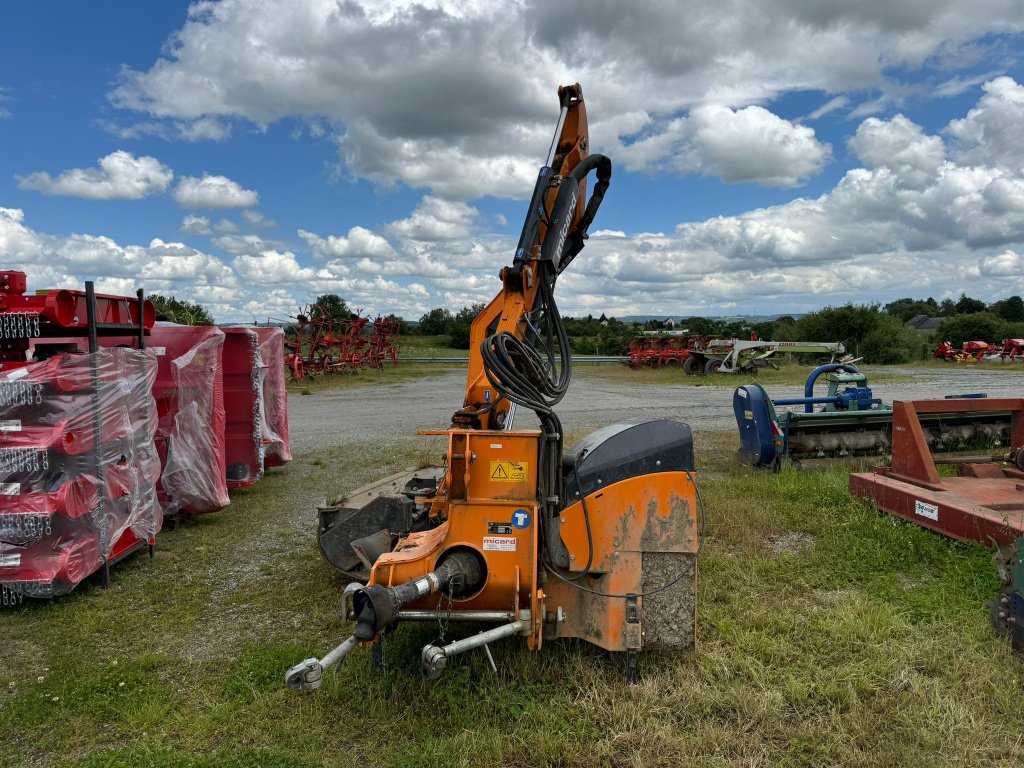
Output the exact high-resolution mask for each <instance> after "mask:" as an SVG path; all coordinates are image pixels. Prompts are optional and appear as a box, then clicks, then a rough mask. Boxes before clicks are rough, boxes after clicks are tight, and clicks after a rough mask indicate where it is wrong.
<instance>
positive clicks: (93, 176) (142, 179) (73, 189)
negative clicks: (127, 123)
mask: <svg viewBox="0 0 1024 768" xmlns="http://www.w3.org/2000/svg"><path fill="white" fill-rule="evenodd" d="M97 166H98V167H96V168H70V169H68V170H66V171H62V172H61V173H60V174H58V175H57V176H56V178H55V177H53V176H50V174H49V173H46V172H45V171H40V172H37V173H30V174H29V175H28V176H19V177H18V186H19V187H21V188H22V189H30V190H33V191H35V192H42V193H43V194H46V195H70V196H72V197H84V198H86V199H88V200H139V199H141V198H143V197H146V196H147V195H152V194H154V193H159V192H164V191H166V190H167V187H168V186H170V183H171V181H172V180H173V179H174V172H173V171H172V170H171V169H170V168H168V167H167V166H166V165H164V164H163V163H161V162H160V161H159V160H157V159H156V158H155V157H149V156H143V157H135V156H134V155H132V154H131V153H130V152H125V151H124V150H118V151H116V152H111V153H110V154H109V155H107V156H106V157H101V158H100V159H99V161H98V163H97Z"/></svg>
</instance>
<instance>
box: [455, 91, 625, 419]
mask: <svg viewBox="0 0 1024 768" xmlns="http://www.w3.org/2000/svg"><path fill="white" fill-rule="evenodd" d="M558 98H559V101H560V103H561V114H560V115H559V119H558V125H557V127H556V128H555V135H554V139H553V140H552V142H551V148H550V150H549V151H548V157H547V162H546V163H545V164H544V166H543V167H541V169H540V172H539V174H538V176H537V183H536V186H535V187H534V191H533V196H532V198H531V200H530V207H529V210H528V212H527V215H526V221H525V222H524V224H523V231H522V234H521V235H520V238H519V244H518V247H517V248H516V254H515V259H514V261H513V263H512V265H511V266H508V267H504V268H503V269H502V270H501V273H500V276H501V281H502V289H501V292H500V293H498V295H497V296H495V297H494V299H493V300H492V301H491V303H490V304H488V305H487V307H486V308H485V309H484V310H483V311H482V312H481V313H480V314H479V315H477V317H476V319H475V320H474V321H473V326H472V329H471V331H470V342H469V347H470V355H469V371H468V376H467V381H466V399H465V401H464V403H463V407H462V408H461V409H460V410H458V411H456V413H455V416H454V417H453V419H452V426H454V427H461V428H471V429H510V428H511V424H512V413H510V411H511V409H512V407H513V404H514V403H515V402H516V400H515V399H510V398H509V395H508V393H507V392H506V393H505V395H502V394H501V393H500V391H499V390H501V389H502V388H503V386H502V385H503V384H510V382H508V381H502V378H503V377H502V376H501V373H500V372H499V371H497V370H495V366H491V367H490V368H491V370H490V372H488V366H486V365H485V359H486V358H487V356H488V350H491V357H492V359H493V356H494V350H495V347H496V346H499V347H506V346H508V342H509V341H510V339H509V337H511V338H512V339H515V340H516V341H519V342H522V345H515V344H514V343H513V344H512V347H513V348H512V350H511V351H512V357H513V358H514V359H513V360H512V361H510V362H512V364H513V367H515V368H517V369H519V371H518V372H519V373H522V374H523V375H526V376H528V377H532V378H534V379H536V378H539V377H542V373H541V371H539V370H531V368H530V366H529V365H527V366H526V369H525V370H524V369H523V365H522V360H521V359H517V358H516V353H518V354H519V355H522V354H523V352H524V349H525V347H526V346H527V345H531V344H532V343H533V342H535V341H538V340H539V341H541V342H542V343H543V344H546V351H547V352H548V353H549V357H550V358H551V359H550V360H549V361H548V362H552V363H553V362H554V359H553V352H554V348H555V344H557V342H558V339H557V338H555V336H554V329H553V327H552V326H551V324H550V323H549V324H548V328H547V330H549V331H550V332H551V334H550V335H548V336H547V337H546V338H545V334H544V333H543V331H542V330H541V327H540V324H541V321H542V318H545V319H552V318H551V315H552V312H554V311H556V310H554V304H553V302H549V301H546V300H545V299H546V298H550V295H551V292H552V291H553V290H554V283H555V279H556V278H557V276H558V274H559V273H560V272H561V271H562V270H563V269H565V268H566V267H567V266H568V265H569V263H570V262H571V261H572V260H573V259H574V258H575V257H576V255H577V254H578V253H579V252H580V250H582V248H583V243H584V240H585V239H586V238H587V228H588V227H589V226H590V224H591V222H593V220H594V216H595V215H596V213H597V209H598V207H599V206H600V204H601V200H602V199H603V198H604V193H605V191H606V190H607V188H608V184H609V181H610V179H611V161H610V160H608V158H606V157H604V156H603V155H591V154H590V153H589V141H590V140H589V133H588V128H587V108H586V105H585V104H584V102H583V92H582V89H581V88H580V85H579V83H576V84H575V85H568V86H563V87H561V88H559V89H558ZM592 170H596V171H597V184H596V185H595V187H594V191H593V194H592V195H591V198H590V201H589V203H588V202H587V200H586V195H587V175H588V174H589V173H590V171H592ZM559 346H560V345H559ZM559 352H560V353H561V356H562V365H561V366H555V368H556V369H557V370H555V371H554V375H557V376H558V379H557V380H556V379H554V378H552V379H551V380H550V381H549V382H547V386H546V387H545V386H541V387H540V389H541V394H544V395H546V396H547V400H548V404H549V405H551V404H554V403H555V402H557V401H558V399H561V393H564V389H565V386H567V385H568V379H569V361H568V350H567V349H560V350H559ZM537 362H540V361H539V360H538V361H537ZM497 367H498V368H500V366H497ZM548 372H549V373H551V372H552V371H551V368H550V367H549V370H548ZM505 373H506V374H508V376H507V377H506V378H514V374H515V373H516V372H515V371H510V370H505ZM535 383H536V382H535ZM544 390H547V391H544Z"/></svg>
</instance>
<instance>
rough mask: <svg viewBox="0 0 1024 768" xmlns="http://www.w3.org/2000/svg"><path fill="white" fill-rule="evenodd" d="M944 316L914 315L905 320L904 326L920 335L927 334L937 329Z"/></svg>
mask: <svg viewBox="0 0 1024 768" xmlns="http://www.w3.org/2000/svg"><path fill="white" fill-rule="evenodd" d="M945 319H946V318H944V317H928V315H914V316H913V317H912V318H910V319H909V320H907V322H906V326H907V328H909V329H910V330H912V331H914V333H917V334H920V335H921V336H929V335H931V334H933V333H935V332H936V331H938V330H939V325H940V324H941V323H942V321H943V320H945Z"/></svg>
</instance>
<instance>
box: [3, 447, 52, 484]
mask: <svg viewBox="0 0 1024 768" xmlns="http://www.w3.org/2000/svg"><path fill="white" fill-rule="evenodd" d="M49 468H50V453H49V451H47V450H46V449H45V448H43V449H40V448H0V475H11V474H14V473H15V472H45V471H46V470H48V469H49ZM4 485H5V483H2V482H0V490H2V489H3V486H4ZM19 493H20V491H19ZM7 495H13V494H7Z"/></svg>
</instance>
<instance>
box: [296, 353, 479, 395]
mask: <svg viewBox="0 0 1024 768" xmlns="http://www.w3.org/2000/svg"><path fill="white" fill-rule="evenodd" d="M465 370H466V366H465V364H464V363H403V362H402V361H401V360H399V362H398V365H390V364H389V365H385V366H384V367H383V368H379V369H374V368H364V369H362V370H360V371H356V372H354V373H340V374H337V375H334V376H307V377H305V378H303V380H302V381H299V382H293V381H289V382H288V394H290V395H302V396H307V395H316V394H317V393H318V392H327V391H333V390H338V389H356V388H359V387H376V386H380V385H381V384H398V383H401V382H403V381H410V380H412V379H420V378H423V377H425V376H436V375H438V374H440V373H447V372H448V371H465Z"/></svg>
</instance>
